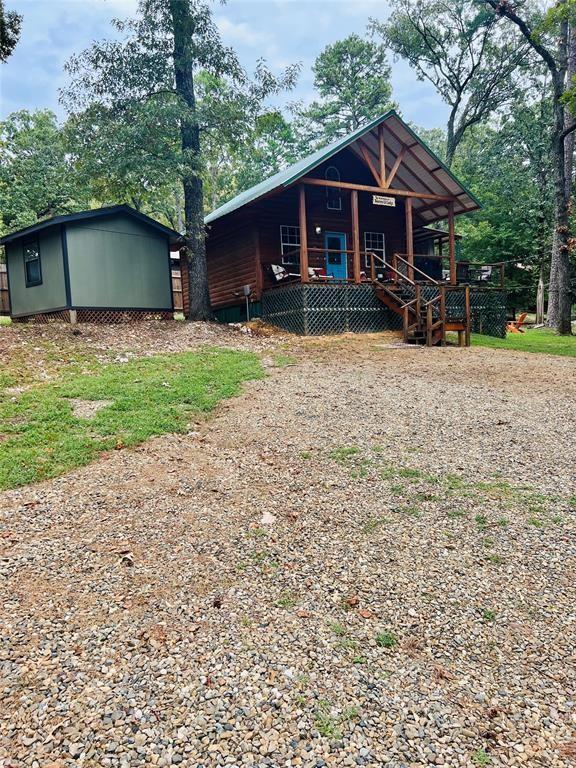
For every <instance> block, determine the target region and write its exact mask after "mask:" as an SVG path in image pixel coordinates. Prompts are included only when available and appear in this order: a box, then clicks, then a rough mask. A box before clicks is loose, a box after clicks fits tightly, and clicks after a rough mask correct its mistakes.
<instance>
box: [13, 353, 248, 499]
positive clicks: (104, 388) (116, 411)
mask: <svg viewBox="0 0 576 768" xmlns="http://www.w3.org/2000/svg"><path fill="white" fill-rule="evenodd" d="M262 375H263V372H262V367H261V365H260V363H259V361H258V358H257V357H256V356H255V355H253V354H250V353H246V352H234V351H229V350H220V349H206V350H204V351H202V352H185V353H181V354H174V355H161V356H157V357H149V358H144V359H139V360H133V361H130V362H128V363H124V364H122V365H118V364H109V365H106V366H104V367H102V368H100V370H99V371H98V372H97V373H94V374H93V375H81V374H76V375H71V376H69V377H68V378H66V379H65V380H64V379H58V380H56V381H54V382H51V383H44V384H36V385H33V386H31V387H30V388H29V389H27V390H26V391H24V392H22V393H21V394H20V395H17V396H14V397H6V396H4V397H2V396H0V434H1V435H2V436H3V441H2V450H1V451H0V489H2V488H14V487H16V486H20V485H25V484H27V483H32V482H36V481H39V480H44V479H46V478H50V477H55V476H56V475H60V474H62V473H63V472H67V471H69V470H70V469H73V468H74V467H79V466H83V465H85V464H88V463H89V462H90V461H91V460H92V459H94V458H95V457H96V456H97V455H98V454H99V453H101V452H102V451H105V450H109V449H111V448H123V447H128V446H133V445H137V444H139V443H142V442H143V441H144V440H147V439H148V438H150V437H153V436H155V435H161V434H166V433H169V432H186V430H187V429H188V428H189V424H190V421H191V420H192V419H194V418H197V417H198V416H199V415H200V414H203V413H208V412H210V411H211V410H213V409H214V408H215V407H216V405H217V404H218V403H219V402H220V401H221V400H222V399H224V398H227V397H232V396H234V395H236V394H237V393H238V392H239V391H240V385H241V384H242V382H244V381H246V380H248V379H256V378H261V377H262ZM71 398H79V399H82V400H106V401H111V404H110V405H106V406H105V407H103V408H101V409H100V410H98V411H97V412H96V413H95V415H94V416H93V418H91V419H82V418H78V417H76V416H74V414H73V409H72V403H71V402H70V399H71Z"/></svg>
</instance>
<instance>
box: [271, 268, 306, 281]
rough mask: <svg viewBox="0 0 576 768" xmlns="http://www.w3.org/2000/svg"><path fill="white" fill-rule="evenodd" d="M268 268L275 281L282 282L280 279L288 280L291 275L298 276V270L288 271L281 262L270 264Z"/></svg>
mask: <svg viewBox="0 0 576 768" xmlns="http://www.w3.org/2000/svg"><path fill="white" fill-rule="evenodd" d="M270 270H271V272H272V275H273V276H274V279H275V280H276V282H277V283H280V282H282V280H289V279H290V278H291V277H300V273H299V272H288V270H287V269H286V267H283V266H282V265H281V264H270Z"/></svg>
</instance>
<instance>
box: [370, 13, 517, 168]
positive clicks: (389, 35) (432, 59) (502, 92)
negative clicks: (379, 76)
mask: <svg viewBox="0 0 576 768" xmlns="http://www.w3.org/2000/svg"><path fill="white" fill-rule="evenodd" d="M392 7H393V9H394V10H393V13H392V15H391V16H390V18H389V19H388V21H386V22H378V21H375V20H372V22H371V29H372V31H373V33H375V34H379V35H380V36H381V37H382V39H383V40H384V42H385V43H386V45H388V46H389V47H390V48H391V49H392V51H393V52H394V53H395V54H396V55H397V56H399V57H402V58H404V59H406V60H407V61H408V63H409V64H410V65H411V66H412V67H413V68H414V69H415V71H416V73H417V75H418V78H419V79H420V80H429V81H430V82H431V83H432V85H434V87H435V88H436V90H437V91H438V93H439V94H440V95H441V96H442V98H443V99H444V101H445V102H446V103H447V104H448V105H449V106H450V114H449V117H448V125H447V131H446V153H445V155H446V163H447V165H449V166H450V165H451V164H452V161H453V159H454V155H455V152H456V149H457V147H458V145H459V144H460V142H461V141H462V139H463V137H464V135H465V133H466V131H468V130H469V129H470V128H471V127H472V126H474V125H478V124H479V123H481V122H482V121H484V120H485V119H486V118H487V117H488V116H489V115H490V114H491V113H493V112H494V111H495V110H496V109H497V108H498V107H499V106H501V105H502V104H504V103H506V102H507V101H508V100H509V99H510V98H511V96H512V95H513V93H514V90H515V82H514V81H515V74H516V72H517V71H518V67H519V65H521V64H522V63H523V62H525V60H526V56H527V50H528V46H527V45H526V44H525V43H524V44H519V40H520V37H519V35H517V34H515V33H513V32H512V31H511V30H503V29H502V30H501V29H497V25H496V23H495V19H494V16H493V14H491V13H489V12H487V10H486V9H485V8H482V7H481V6H479V5H478V3H477V2H476V0H451V2H445V0H392Z"/></svg>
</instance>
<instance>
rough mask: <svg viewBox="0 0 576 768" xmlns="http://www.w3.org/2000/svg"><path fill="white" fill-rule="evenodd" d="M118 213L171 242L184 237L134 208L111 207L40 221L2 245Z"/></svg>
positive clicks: (124, 206) (126, 206) (15, 234)
mask: <svg viewBox="0 0 576 768" xmlns="http://www.w3.org/2000/svg"><path fill="white" fill-rule="evenodd" d="M116 213H125V214H126V215H128V216H131V217H132V218H134V219H138V220H139V221H141V222H143V223H144V224H147V225H148V226H150V227H153V228H154V229H156V230H158V231H159V232H162V234H164V235H166V236H167V237H169V238H170V242H174V241H176V240H179V239H181V237H182V235H180V234H179V233H178V232H176V231H175V230H173V229H170V227H165V226H164V225H163V224H160V222H159V221H156V220H155V219H151V218H150V216H146V215H145V214H143V213H140V212H139V211H137V210H135V209H134V208H131V207H130V206H129V205H109V206H107V207H106V208H93V209H92V210H90V211H79V212H78V213H69V214H66V215H63V216H52V218H50V219H44V221H39V222H38V223H37V224H32V226H30V227H24V228H23V229H19V230H17V231H16V232H10V234H8V235H4V237H3V238H1V239H0V245H4V244H5V243H10V242H12V241H13V240H18V239H19V238H21V237H27V236H28V235H32V234H34V233H35V232H39V231H41V230H43V229H47V228H48V227H53V226H55V225H58V224H67V223H68V222H71V221H84V220H85V219H95V218H101V217H102V216H110V215H114V214H116Z"/></svg>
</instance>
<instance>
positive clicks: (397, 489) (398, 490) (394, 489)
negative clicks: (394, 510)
mask: <svg viewBox="0 0 576 768" xmlns="http://www.w3.org/2000/svg"><path fill="white" fill-rule="evenodd" d="M390 493H393V494H394V496H401V495H402V494H403V493H404V486H403V485H398V483H394V484H393V485H391V486H390Z"/></svg>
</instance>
